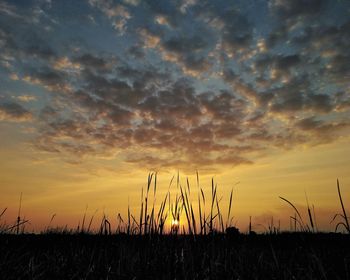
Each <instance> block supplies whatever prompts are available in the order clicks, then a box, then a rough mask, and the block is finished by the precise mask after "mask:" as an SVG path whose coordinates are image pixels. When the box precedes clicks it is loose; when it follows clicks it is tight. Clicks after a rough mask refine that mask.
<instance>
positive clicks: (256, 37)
mask: <svg viewBox="0 0 350 280" xmlns="http://www.w3.org/2000/svg"><path fill="white" fill-rule="evenodd" d="M349 49H350V2H349V1H348V0H332V1H330V0H329V1H326V0H269V1H268V0H266V1H265V0H244V1H243V0H235V1H233V0H232V1H227V0H216V1H209V0H207V1H205V0H204V1H199V0H169V1H153V0H145V1H143V0H123V1H113V0H86V1H84V0H79V1H67V0H60V1H54V0H33V1H29V0H22V1H14V0H13V1H3V0H0V192H1V196H0V207H1V209H4V208H5V207H7V208H8V210H7V212H6V215H4V216H3V217H1V220H0V223H2V222H4V221H6V223H8V224H11V223H13V221H14V220H15V219H16V216H17V211H18V204H19V197H20V194H21V193H23V201H22V215H25V216H26V218H28V219H29V220H30V224H28V225H27V228H28V229H29V230H39V229H42V228H44V227H45V226H47V225H48V223H49V221H50V218H51V217H52V215H53V214H56V216H55V220H54V221H53V222H54V223H55V224H57V225H59V226H62V225H66V224H67V225H68V226H71V227H72V226H76V225H77V224H78V223H79V221H80V220H81V218H82V216H83V214H84V212H85V211H86V212H87V213H88V215H92V214H93V213H94V212H95V211H96V210H97V213H98V215H102V214H103V213H105V214H106V215H107V216H109V217H110V219H111V220H113V219H115V217H116V215H117V213H118V212H120V213H122V214H124V215H125V213H126V211H127V206H128V204H129V205H131V209H132V210H134V211H137V209H138V207H139V206H140V205H139V204H140V202H139V199H140V192H141V188H142V187H145V185H146V184H147V174H148V173H149V172H158V183H159V185H160V189H163V190H164V193H165V192H166V190H167V187H168V185H169V182H170V180H171V178H172V176H173V175H174V174H177V172H179V173H180V174H181V178H182V180H184V181H185V179H186V177H189V180H190V182H191V183H192V184H193V185H195V182H196V179H195V174H196V171H197V170H198V172H199V174H200V176H201V184H203V188H204V189H205V190H206V191H207V192H208V194H209V192H210V184H211V182H210V180H211V179H210V178H211V177H214V179H215V181H216V182H217V183H218V185H219V189H220V190H221V194H222V197H223V199H222V201H223V203H226V202H227V201H228V195H229V193H230V190H231V188H232V187H233V188H234V206H233V207H234V216H235V223H236V225H237V226H238V227H239V228H240V229H242V230H244V229H245V228H246V225H247V221H248V220H249V216H252V220H253V222H254V225H256V227H258V225H259V224H263V225H267V223H268V222H269V221H270V220H271V217H274V219H275V221H277V220H281V221H282V226H283V227H285V228H288V227H289V216H290V215H293V210H292V209H291V208H290V207H289V206H288V205H287V204H286V203H284V202H283V201H281V200H280V199H279V198H278V196H283V197H286V198H288V199H289V200H290V201H292V202H294V203H295V204H296V205H298V207H300V209H303V213H304V212H305V205H306V196H307V198H308V201H309V203H310V204H313V205H314V207H315V210H316V214H318V215H317V217H318V219H319V224H320V228H321V229H324V230H328V229H334V224H332V225H330V224H329V222H330V220H331V219H332V217H333V216H334V214H336V213H338V212H339V211H340V205H339V201H338V198H337V189H336V179H337V178H339V180H340V184H341V187H342V192H343V196H344V200H345V206H347V207H348V209H349V210H350V189H349V188H350V172H349V169H350V145H349V143H350V141H349V140H350V133H349V132H350V126H349V125H350V87H349V86H350V51H349ZM174 191H176V190H174ZM164 193H163V194H164ZM1 209H0V210H1ZM86 209H87V210H86Z"/></svg>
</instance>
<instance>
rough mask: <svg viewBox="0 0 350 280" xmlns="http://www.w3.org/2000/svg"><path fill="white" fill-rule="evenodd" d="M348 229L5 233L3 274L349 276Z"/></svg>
mask: <svg viewBox="0 0 350 280" xmlns="http://www.w3.org/2000/svg"><path fill="white" fill-rule="evenodd" d="M349 273H350V235H343V234H331V233H327V234H297V233H294V234H293V233H288V234H287V233H286V234H278V235H254V236H248V235H240V236H237V237H228V236H226V235H216V236H196V237H195V239H194V238H193V237H190V236H162V237H160V236H158V237H157V236H153V237H145V236H143V237H141V236H126V235H112V236H98V235H67V234H46V235H29V234H25V235H4V234H3V235H0V278H1V279H341V280H343V279H350V278H349V277H350V276H349V275H350V274H349Z"/></svg>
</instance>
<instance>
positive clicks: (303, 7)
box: [269, 0, 325, 17]
mask: <svg viewBox="0 0 350 280" xmlns="http://www.w3.org/2000/svg"><path fill="white" fill-rule="evenodd" d="M324 3H325V1H324V0H270V1H269V7H270V9H271V10H272V11H273V12H274V13H276V14H277V15H278V16H281V17H290V16H296V15H302V14H316V13H318V12H320V10H321V9H322V7H323V5H324Z"/></svg>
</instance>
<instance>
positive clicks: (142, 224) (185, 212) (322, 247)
mask: <svg viewBox="0 0 350 280" xmlns="http://www.w3.org/2000/svg"><path fill="white" fill-rule="evenodd" d="M174 181H176V182H175V183H174V186H173V187H171V185H172V183H173V182H174ZM179 182H180V180H179V178H177V180H176V179H175V180H174V177H173V178H172V179H171V181H170V184H169V189H168V192H167V193H166V195H165V197H164V198H163V199H162V200H161V203H160V205H158V206H156V205H155V203H154V201H155V197H156V194H157V177H156V174H150V175H149V176H148V180H147V186H146V188H145V190H142V192H141V200H140V204H141V207H140V213H138V215H135V214H132V213H131V212H130V209H128V212H127V213H128V214H127V217H126V218H124V219H123V218H122V217H121V216H120V214H118V224H117V226H116V228H113V227H111V223H110V221H109V220H108V218H107V217H106V216H103V218H102V220H101V222H100V227H99V228H98V229H94V230H93V229H92V228H91V224H92V221H93V219H94V216H92V217H89V218H88V217H87V216H86V214H84V216H83V219H82V221H81V223H79V225H78V227H77V228H76V229H68V228H57V227H56V228H55V227H52V226H51V225H49V226H48V227H47V229H46V230H45V231H43V232H41V233H38V234H31V233H28V232H26V231H25V225H26V223H27V220H25V219H24V218H23V219H22V217H21V199H22V196H21V198H20V207H19V211H18V217H17V220H16V222H15V224H14V225H7V224H6V223H2V224H0V279H350V235H349V234H345V233H349V232H350V230H349V223H348V216H347V213H346V210H345V206H344V202H343V199H342V195H341V189H340V185H339V182H338V181H337V191H338V196H339V202H340V203H339V204H340V209H341V212H340V213H339V214H335V216H334V219H333V221H332V222H334V227H335V231H338V230H340V229H342V230H343V233H322V232H319V231H318V230H317V227H316V226H315V220H316V217H315V213H314V211H313V209H312V208H311V207H310V206H309V205H307V213H306V215H304V219H303V215H302V214H301V213H300V212H299V210H298V209H297V208H296V207H295V206H294V204H293V203H292V202H290V201H289V200H288V199H286V198H283V197H280V198H281V200H283V201H284V202H285V203H287V204H289V206H290V207H291V209H292V210H293V211H294V212H295V214H294V216H292V217H291V221H293V223H294V228H295V232H281V231H280V229H279V227H275V226H273V224H271V225H270V226H268V227H267V228H266V231H265V232H264V233H260V234H256V233H255V232H254V231H252V230H251V224H250V225H249V230H248V232H247V233H246V234H240V233H239V231H238V229H236V228H235V227H233V226H232V219H233V218H232V213H231V208H232V204H233V203H234V202H233V191H231V192H230V194H229V199H228V202H229V205H228V208H227V213H222V211H221V210H220V209H222V206H221V204H220V202H221V197H220V198H219V195H218V190H217V189H218V188H217V185H216V184H215V182H214V180H212V181H211V196H210V197H205V195H204V191H203V189H202V188H201V185H200V182H199V177H198V174H197V187H196V189H197V191H196V192H195V193H194V191H193V190H191V187H190V185H189V183H188V180H187V181H186V186H185V187H182V186H181V184H180V183H179ZM171 192H173V193H172V194H171ZM174 193H175V194H174ZM193 201H196V203H197V205H196V208H195V207H194V204H193ZM307 204H308V203H307ZM5 213H6V208H5V209H4V210H3V211H2V212H1V213H0V219H1V218H2V217H3V216H4V215H5ZM305 217H307V219H305ZM180 218H181V219H182V222H181V224H180V222H179V221H180ZM53 219H54V216H53V217H52V219H51V222H52V220H53ZM169 221H171V223H169ZM0 222H1V220H0ZM51 222H50V224H51ZM166 224H171V227H170V228H167V227H166V226H165V225H166Z"/></svg>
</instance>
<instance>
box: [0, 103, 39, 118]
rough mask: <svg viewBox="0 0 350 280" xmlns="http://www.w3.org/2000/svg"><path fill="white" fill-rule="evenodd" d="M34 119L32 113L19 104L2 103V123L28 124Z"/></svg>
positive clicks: (0, 110) (0, 112)
mask: <svg viewBox="0 0 350 280" xmlns="http://www.w3.org/2000/svg"><path fill="white" fill-rule="evenodd" d="M32 118H33V115H32V113H31V112H29V111H28V110H27V109H25V108H24V107H22V106H21V105H20V104H18V103H15V102H4V103H0V121H11V122H27V121H31V120H32Z"/></svg>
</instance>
